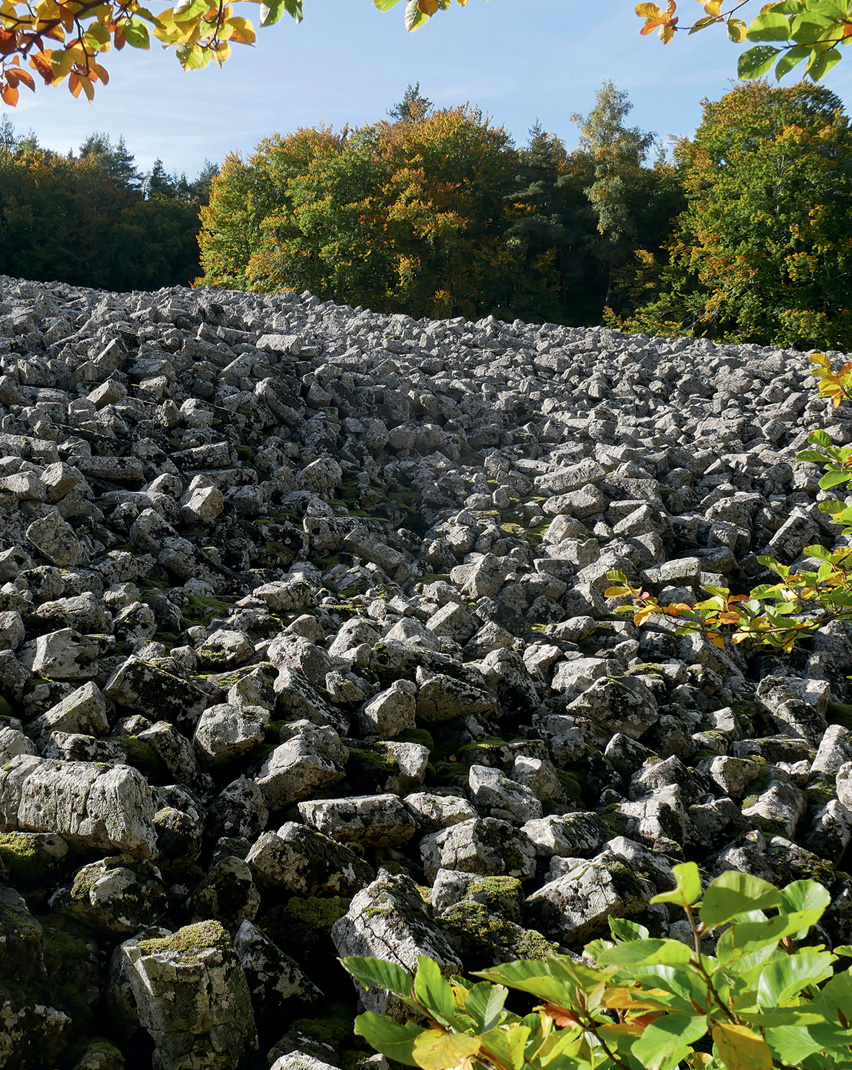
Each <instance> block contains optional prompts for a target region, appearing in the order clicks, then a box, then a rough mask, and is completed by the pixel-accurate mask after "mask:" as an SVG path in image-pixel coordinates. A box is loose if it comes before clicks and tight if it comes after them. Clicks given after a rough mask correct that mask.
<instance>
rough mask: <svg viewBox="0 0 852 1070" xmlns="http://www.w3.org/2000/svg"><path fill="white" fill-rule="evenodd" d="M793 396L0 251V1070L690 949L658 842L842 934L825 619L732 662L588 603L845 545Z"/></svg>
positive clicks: (499, 335)
mask: <svg viewBox="0 0 852 1070" xmlns="http://www.w3.org/2000/svg"><path fill="white" fill-rule="evenodd" d="M813 387H814V380H813V379H812V378H811V377H810V376H809V372H808V363H807V359H806V355H805V354H802V353H797V352H792V351H776V350H769V349H763V348H759V347H756V346H742V347H736V346H729V345H714V344H711V343H707V342H703V341H689V340H667V339H651V338H646V337H644V336H638V335H637V336H626V335H622V334H620V333H618V332H611V331H606V330H601V329H598V328H595V329H587V328H582V329H581V328H567V327H559V326H554V325H552V324H550V325H547V324H546V325H544V326H535V325H531V326H527V325H524V324H522V323H520V322H519V321H516V322H515V323H513V324H505V323H499V322H495V321H493V320H492V319H490V318H489V319H487V320H483V321H480V322H478V323H469V322H465V321H463V320H461V319H457V320H449V321H426V320H421V321H414V320H412V319H410V318H409V317H406V316H400V315H395V316H383V315H377V314H374V313H371V312H368V311H365V310H362V309H352V308H349V307H345V306H335V305H333V304H331V303H323V302H321V301H319V300H318V299H317V298H315V297H312V296H310V295H309V294H302V295H301V296H298V295H295V294H282V295H276V296H257V295H253V294H242V293H235V292H224V291H215V290H207V289H199V290H195V291H190V290H183V289H172V290H163V291H160V292H159V293H133V294H107V293H103V292H98V291H91V290H83V289H79V288H74V287H70V286H66V285H61V284H39V283H27V282H21V281H18V280H14V279H9V278H0V1068H3V1070H41V1068H42V1067H45V1066H47V1065H48V1064H50V1065H53V1066H56V1067H59V1068H60V1070H65V1068H68V1070H71V1068H77V1070H120V1068H121V1067H124V1066H126V1067H127V1070H152V1068H153V1070H243V1068H245V1070H255V1068H259V1070H262V1068H265V1067H267V1066H269V1065H274V1067H275V1070H306V1068H310V1070H323V1067H326V1066H331V1067H337V1068H340V1070H353V1068H354V1067H356V1066H361V1067H365V1066H367V1065H369V1066H371V1067H373V1068H374V1070H380V1068H381V1067H382V1066H385V1065H386V1064H385V1063H384V1060H383V1058H382V1057H381V1056H379V1057H373V1058H372V1061H370V1062H369V1063H367V1060H368V1059H370V1053H369V1052H368V1051H367V1050H366V1049H365V1048H363V1047H359V1041H358V1040H357V1038H355V1037H353V1035H352V1018H353V1015H354V1014H355V1012H356V1004H357V1002H358V995H357V993H356V989H355V987H354V986H353V984H352V982H351V981H350V979H349V978H348V976H347V975H346V974H345V973H344V972H343V970H342V968H341V967H340V966H339V965H338V963H337V961H336V959H337V957H338V956H341V955H347V954H361V955H370V954H376V955H380V956H383V957H388V958H392V959H394V960H396V961H399V962H401V963H403V964H404V965H406V966H413V965H414V963H415V956H416V955H417V954H426V955H429V956H431V957H433V958H434V959H436V960H437V961H438V962H439V963H440V964H441V965H442V966H443V967H445V969H446V970H447V971H448V972H455V971H458V970H459V969H461V968H464V969H465V970H475V969H481V968H484V967H485V966H487V965H490V964H492V963H493V962H496V961H505V960H507V959H511V958H523V957H534V956H543V955H545V954H546V953H547V952H548V950H550V949H553V948H561V949H563V950H566V951H577V950H580V949H581V948H582V945H583V944H584V943H585V942H586V941H588V940H589V939H590V938H591V937H593V936H595V935H599V934H603V933H605V932H606V931H607V922H606V919H607V917H608V916H609V915H611V914H614V915H617V916H629V917H637V918H641V919H642V920H643V922H644V923H645V924H646V925H648V926H649V928H650V929H651V930H652V932H653V933H655V934H658V935H663V934H666V933H669V932H671V933H673V934H678V933H682V930H683V923H682V922H681V921H680V919H679V918H678V915H677V912H676V911H674V910H673V911H672V913H671V914H669V913H668V908H667V907H665V906H654V907H651V906H649V900H650V898H651V897H652V896H653V895H654V894H656V892H657V891H658V890H662V889H665V888H667V887H669V886H670V880H671V866H672V865H673V864H674V863H675V862H677V861H680V860H683V859H692V860H695V861H697V862H698V863H699V865H700V866H701V867H702V870H703V871H704V873H705V876H707V877H708V878H709V877H710V876H712V875H714V874H716V873H718V872H719V871H721V870H723V869H726V868H736V869H740V870H744V871H748V872H751V873H754V874H757V875H759V876H761V877H764V878H766V879H769V880H775V881H781V882H788V881H790V880H796V879H799V878H800V877H805V876H807V877H815V878H817V879H819V880H822V881H823V882H824V883H826V884H827V885H828V886H829V887H830V890H831V893H832V905H831V907H830V909H829V911H828V913H827V915H826V921H825V927H826V933H825V939H826V940H829V939H830V940H833V941H836V940H841V941H843V942H848V941H850V940H852V877H850V876H849V875H848V874H847V873H845V872H844V870H843V865H844V860H845V859H846V858H847V846H848V844H849V840H850V835H852V705H848V704H847V703H851V702H852V688H850V684H849V681H848V680H847V675H848V674H849V673H852V638H850V636H851V635H852V633H850V631H849V630H848V629H847V628H846V627H845V626H843V625H834V626H832V628H830V629H829V630H828V631H827V632H826V633H825V634H823V635H821V636H818V637H816V638H815V639H814V640H813V641H812V642H811V643H810V644H809V645H807V646H804V645H803V646H802V648H800V649H799V650H797V651H796V652H795V653H794V655H793V656H791V657H778V656H773V655H767V654H756V653H753V652H751V653H750V652H749V651H745V650H743V649H741V648H740V649H738V650H725V651H722V650H717V649H715V648H714V647H712V646H711V645H709V644H708V643H707V642H705V641H704V640H702V639H699V638H696V637H687V638H683V637H678V636H676V635H675V633H674V629H673V627H669V626H667V624H666V623H665V622H663V623H651V624H649V625H647V626H645V627H643V628H641V629H637V628H635V627H634V626H633V624H632V622H631V620H630V618H629V617H628V618H627V619H625V618H624V617H623V616H617V615H616V614H615V606H614V605H613V604H612V603H611V602H609V603H608V601H607V600H606V598H605V597H604V594H603V592H604V591H605V590H606V588H607V587H608V586H609V584H608V581H607V579H606V574H607V571H608V570H609V569H613V568H618V569H622V570H623V571H625V572H627V573H628V574H630V575H631V576H633V577H635V578H637V579H638V578H641V579H642V581H643V583H644V584H645V586H646V587H647V588H648V589H650V590H652V591H654V592H655V593H660V592H661V593H662V597H663V598H664V600H671V601H682V600H690V599H691V598H694V597H695V595H696V592H697V590H698V589H699V585H700V584H702V583H709V584H716V585H725V586H730V587H731V588H735V589H738V590H746V589H748V587H750V586H753V585H754V584H755V583H756V582H760V581H761V580H762V579H763V578H764V576H765V573H764V572H763V570H762V567H761V566H760V565H759V563H758V561H757V555H758V554H761V553H764V552H768V553H771V554H774V555H775V556H777V557H778V558H779V559H780V560H781V561H783V562H786V563H793V562H795V561H797V560H800V559H801V554H802V550H803V548H804V547H805V546H807V545H809V544H811V543H813V542H815V541H820V540H822V541H823V542H824V543H825V544H826V545H831V544H832V541H833V539H834V535H835V532H836V530H837V529H835V528H832V527H831V526H830V525H829V524H828V522H827V519H826V517H825V516H824V515H823V514H822V513H820V512H819V510H818V508H817V505H816V503H817V499H818V497H819V495H820V491H819V489H818V486H817V479H818V476H819V474H820V473H819V472H818V471H817V469H816V468H815V466H813V465H807V464H799V463H796V462H795V461H794V460H793V457H794V454H795V452H796V451H797V449H801V448H802V446H803V444H804V442H805V440H806V437H807V434H808V431H809V430H810V429H812V428H813V427H815V426H822V427H825V428H827V429H828V430H829V431H830V432H831V433H832V435H833V436H834V438H835V440H836V441H838V442H840V443H847V442H850V441H852V421H849V420H845V419H843V418H839V417H842V415H843V410H842V409H841V410H839V412H838V413H835V411H834V410H833V409H831V408H830V407H829V405H828V403H827V402H825V401H823V400H820V399H819V398H818V397H817V396H816V393H815V391H814V389H813ZM850 869H852V866H850ZM361 1005H362V1006H366V1007H368V1008H370V1009H379V1010H381V1009H384V1008H385V1005H386V997H385V996H384V995H383V994H382V993H379V992H375V991H371V992H369V993H367V994H366V995H365V996H364V997H363V1001H362V1004H361ZM390 1010H391V1011H393V1007H392V1006H391V1008H390ZM299 1053H301V1054H299ZM50 1060H54V1061H53V1062H52V1063H51V1062H50Z"/></svg>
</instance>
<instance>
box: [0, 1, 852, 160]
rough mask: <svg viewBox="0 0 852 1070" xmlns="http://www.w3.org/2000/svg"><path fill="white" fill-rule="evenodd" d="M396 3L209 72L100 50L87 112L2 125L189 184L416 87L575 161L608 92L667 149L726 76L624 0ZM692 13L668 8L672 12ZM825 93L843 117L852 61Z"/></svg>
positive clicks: (241, 10) (284, 24)
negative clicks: (103, 80)
mask: <svg viewBox="0 0 852 1070" xmlns="http://www.w3.org/2000/svg"><path fill="white" fill-rule="evenodd" d="M404 6H405V5H404V3H400V4H399V5H398V6H397V7H396V8H394V9H393V10H391V11H390V12H385V13H382V12H379V11H377V10H376V9H375V8H374V7H373V5H372V2H371V0H305V19H304V22H302V23H301V24H300V25H296V24H295V23H294V22H293V21H292V19H290V18H289V16H287V15H285V16H284V17H283V18H282V20H281V22H279V23H278V24H277V25H275V26H272V27H268V28H266V29H262V30H260V31H259V32H258V39H257V44H256V45H255V46H254V47H251V48H250V47H246V46H241V45H235V46H234V48H233V54H232V57H231V59H230V60H228V61H227V63H225V65H224V67H223V68H222V69H221V70H220V69H218V68H216V67H215V66H214V65H211V66H210V67H208V68H207V69H206V70H204V71H189V72H184V71H182V70H181V68H180V66H179V65H178V62H177V60H176V59H175V57H174V54H173V52H172V51H163V50H162V49H161V47H160V46H159V44H157V43H153V44H152V48H151V51H150V52H137V51H134V50H132V49H130V48H125V49H124V50H123V51H122V52H120V53H116V52H110V53H109V54H108V55H106V56H105V57H104V60H103V61H104V65H105V66H106V67H107V70H108V71H109V74H110V79H111V80H110V84H109V85H108V86H105V87H102V86H99V87H98V89H97V93H96V96H95V100H94V104H92V105H90V104H88V103H87V102H86V100H85V99H84V97H83V96H82V95H81V97H80V98H79V99H78V100H75V99H74V98H72V97H71V95H70V93H69V92H68V89H67V84H63V85H62V86H59V87H57V88H53V87H41V86H39V88H38V89H37V91H36V93H35V94H30V93H29V92H28V91H27V90H25V89H22V91H21V101H20V103H19V105H18V107H17V108H15V109H12V110H11V111H9V113H8V114H9V116H10V118H11V119H12V121H13V123H14V124H15V128H16V131H17V132H18V133H21V134H22V133H25V132H27V131H29V130H32V131H33V132H34V133H35V134H36V136H37V137H38V139H39V142H40V143H41V144H42V145H44V146H45V147H47V148H50V149H54V150H56V151H60V152H67V151H69V150H70V149H75V150H76V149H78V148H79V146H80V145H81V143H82V142H83V141H84V140H85V139H86V137H88V136H89V135H90V134H92V133H94V132H95V131H98V132H104V133H107V134H109V135H110V137H112V138H113V140H115V139H117V138H118V137H119V136H120V135H123V136H124V138H125V140H126V142H127V146H128V148H129V150H130V152H131V153H133V155H134V156H135V158H136V164H137V167H138V168H139V169H140V170H141V171H143V172H144V171H147V170H149V169H150V167H151V166H152V164H153V162H154V160H155V159H157V158H158V157H159V158H160V159H162V161H163V163H164V165H165V167H166V170H167V171H169V172H177V173H186V175H187V176H188V177H189V178H193V177H194V176H195V175H196V174H197V173H198V172H199V171H200V170H201V168H202V167H203V165H204V163H205V161H207V160H209V161H212V162H214V163H221V162H222V160H223V159H224V157H225V155H226V154H227V153H229V152H240V153H242V154H243V155H248V154H250V153H251V151H252V149H253V148H254V146H255V145H256V144H257V143H258V141H260V140H261V139H262V138H264V137H267V136H269V135H270V134H273V133H281V134H286V133H288V132H289V131H292V130H295V129H297V128H298V127H300V126H316V125H319V124H328V125H331V126H334V127H337V128H339V127H342V126H343V125H345V124H349V125H350V126H358V125H361V124H364V123H368V122H375V121H376V120H378V119H382V118H384V117H385V116H386V113H387V111H388V109H389V108H391V107H393V105H394V104H395V103H397V102H398V101H400V100H401V99H402V96H403V93H404V92H405V88H406V86H407V85H409V84H410V83H415V82H419V83H420V88H421V92H422V93H423V94H424V96H426V97H428V98H429V99H430V100H432V101H433V102H434V103H435V105H436V106H439V107H452V106H455V105H458V104H464V103H466V102H470V103H471V104H475V105H478V106H479V107H481V108H482V109H483V111H484V112H485V113H486V114H487V115H489V116H490V117H491V120H492V121H493V122H494V123H495V124H496V125H500V126H504V127H505V128H506V129H507V130H508V131H509V133H510V134H511V135H512V136H513V138H514V139H515V142H516V144H518V145H523V144H524V143H525V142H526V140H527V134H528V131H529V128H530V126H532V124H533V123H534V122H535V121H536V120H538V121H539V122H540V123H541V125H542V126H543V127H544V129H545V130H547V131H550V132H553V133H555V134H558V135H559V136H560V137H562V138H563V139H564V141H565V143H566V145H567V146H568V147H569V148H572V147H573V146H574V145H575V144H576V140H577V130H576V127H575V126H574V125H573V124H572V122H571V116H572V114H574V113H581V114H585V113H587V112H589V111H590V110H591V108H592V107H593V106H594V101H595V92H596V90H597V89H598V88H599V87H600V85H601V83H602V82H603V81H604V80H605V79H611V80H612V81H614V82H615V84H616V85H617V86H618V88H619V89H622V90H624V91H626V92H627V94H628V96H629V98H630V100H631V101H632V103H633V105H634V108H633V111H632V113H631V115H630V119H629V121H630V123H631V125H635V126H639V127H641V128H642V129H643V130H651V131H654V132H655V133H657V134H658V135H659V136H660V137H661V138H662V139H663V140H665V139H666V138H667V137H668V136H669V135H673V136H677V137H682V136H689V135H691V134H692V133H693V132H694V130H695V128H696V126H697V125H698V123H699V122H700V119H701V100H702V98H709V99H718V98H719V97H720V96H721V95H722V94H723V93H725V92H727V91H728V89H730V87H731V82H732V79H734V77H735V72H736V61H737V54H738V51H739V49H738V48H737V46H735V45H733V44H731V43H730V42H728V40H727V38H726V36H725V34H724V31H723V30H722V29H721V28H716V27H711V28H710V29H708V30H706V31H704V32H702V33H699V34H695V35H694V36H691V37H690V36H687V35H686V34H678V35H676V37H675V40H674V41H673V42H672V43H671V44H669V45H665V46H664V45H663V44H662V43H661V42H660V41H659V40H658V39H657V38H656V37H655V36H651V37H647V38H643V37H641V36H640V35H639V29H640V27H641V22H640V20H639V19H638V18H637V17H636V16H635V14H634V2H633V0H591V2H589V0H470V2H469V3H468V5H467V6H466V7H465V8H459V7H456V6H454V7H453V10H452V11H448V12H444V13H439V14H438V15H437V16H435V17H434V18H433V19H431V20H430V22H429V23H428V24H427V25H426V26H424V27H423V28H422V29H420V30H418V31H416V32H415V33H411V34H410V33H406V32H405V28H404V25H403V11H404ZM151 7H152V9H153V10H154V11H156V10H158V8H160V7H161V5H158V4H156V3H154V4H151ZM690 7H691V5H690V0H681V10H682V11H683V13H684V15H687V14H689V13H690V10H689V9H690ZM695 7H696V12H697V13H698V14H700V13H701V9H700V7H699V6H698V4H696V5H695ZM234 14H241V15H244V16H247V17H249V18H251V19H252V20H253V21H255V22H256V21H257V18H258V15H259V8H258V6H257V5H256V4H254V3H237V4H235V10H234ZM786 82H789V76H788V78H787V79H786V80H785V84H786ZM825 84H826V85H827V86H828V87H829V88H830V89H832V90H833V91H834V92H835V93H837V94H838V95H839V96H840V97H841V99H842V100H843V101H844V104H845V105H846V107H847V110H849V108H850V104H852V57H850V58H849V59H847V60H846V62H845V63H841V64H840V65H839V66H838V67H836V68H835V69H834V71H832V72H831V74H830V75H829V76H828V78H827V79H826V82H825Z"/></svg>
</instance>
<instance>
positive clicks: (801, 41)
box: [636, 0, 852, 82]
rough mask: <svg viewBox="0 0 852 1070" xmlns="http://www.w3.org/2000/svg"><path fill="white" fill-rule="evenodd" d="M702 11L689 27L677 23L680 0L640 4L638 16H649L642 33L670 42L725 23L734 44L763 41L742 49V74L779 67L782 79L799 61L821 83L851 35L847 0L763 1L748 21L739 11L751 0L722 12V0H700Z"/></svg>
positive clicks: (851, 8) (850, 10)
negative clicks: (664, 4)
mask: <svg viewBox="0 0 852 1070" xmlns="http://www.w3.org/2000/svg"><path fill="white" fill-rule="evenodd" d="M699 3H701V5H702V8H703V10H704V15H703V16H702V17H701V18H700V19H698V21H697V22H695V23H693V24H692V25H691V26H681V25H679V21H680V16H679V15H678V14H677V11H678V4H677V0H669V2H668V6H667V7H666V10H665V11H664V10H663V9H662V8H661V7H659V6H658V5H657V4H653V3H642V4H637V6H636V14H637V15H638V16H639V17H640V18H642V19H644V20H645V23H644V25H643V27H642V30H641V32H642V34H644V35H647V34H650V33H653V31H654V30H656V31H657V34H658V36H659V37H660V39H661V40H662V42H663V43H664V44H668V43H669V41H671V40H672V39H673V38H674V36H675V34H676V33H677V32H678V31H684V30H685V31H686V32H687V33H689V34H693V33H698V32H699V31H701V30H705V29H707V28H708V27H709V26H713V25H723V26H725V27H726V29H727V32H728V36H729V38H730V39H731V40H732V41H733V42H735V43H736V44H743V43H744V42H746V41H755V42H760V43H758V44H756V45H754V47H752V48H749V49H747V50H746V51H745V52H743V53H742V54H741V56H740V59H739V64H738V68H737V73H738V74H739V76H740V78H743V79H749V78H760V77H761V76H762V75H764V74H766V73H767V72H768V71H770V70H772V68H773V67H774V68H775V76H776V78H778V79H779V80H780V79H781V78H783V77H784V75H785V74H789V72H790V71H792V70H793V69H794V68H795V67H797V66H798V65H799V64H800V63H802V62H804V63H805V72H804V73H805V77H807V78H810V79H811V80H812V81H814V82H818V81H820V80H821V79H822V78H823V77H824V76H825V75H826V74H827V73H828V72H829V71H830V70H831V69H832V67H834V66H835V65H836V64H837V63H839V62H840V60H841V59H842V56H841V53H840V48H841V47H842V46H844V45H847V44H848V43H849V41H850V38H852V5H850V3H849V2H848V0H783V2H781V3H770V4H764V5H762V7H761V9H760V13H759V14H758V15H757V16H756V17H755V18H754V19H753V20H752V21H751V22H750V23H746V22H745V21H744V20H743V19H741V18H738V17H737V13H738V12H739V11H741V10H742V9H743V8H744V7H746V6H747V4H748V3H749V0H739V2H736V3H734V4H733V5H732V6H731V7H730V8H728V9H727V10H723V7H724V4H723V2H722V0H709V2H707V3H704V2H703V0H699Z"/></svg>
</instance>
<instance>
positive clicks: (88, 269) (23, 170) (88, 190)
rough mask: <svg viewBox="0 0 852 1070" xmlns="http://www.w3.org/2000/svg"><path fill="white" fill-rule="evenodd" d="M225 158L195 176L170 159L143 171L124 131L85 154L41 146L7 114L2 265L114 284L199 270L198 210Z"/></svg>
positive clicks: (0, 194)
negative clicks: (176, 168) (178, 171)
mask: <svg viewBox="0 0 852 1070" xmlns="http://www.w3.org/2000/svg"><path fill="white" fill-rule="evenodd" d="M215 171H216V167H215V166H214V165H212V164H208V165H206V167H205V168H204V170H203V171H202V173H201V174H200V175H199V176H198V177H197V178H196V179H195V180H194V181H192V182H190V181H188V180H187V179H186V177H185V176H183V175H170V174H168V173H167V172H166V169H165V167H164V165H163V163H162V161H161V160H156V161H155V163H154V165H153V167H152V169H151V171H150V172H149V173H148V174H142V173H140V172H139V170H138V169H137V168H136V163H135V160H134V158H133V156H132V155H131V153H130V152H129V151H128V149H127V146H126V145H125V143H124V140H123V139H122V138H119V140H118V141H117V142H116V143H113V142H112V141H111V139H110V138H109V137H108V136H107V135H105V134H93V135H92V136H91V137H89V138H87V139H86V141H85V142H84V143H83V145H82V146H81V147H80V151H79V153H77V154H74V153H68V154H67V155H63V154H60V153H56V152H51V151H50V150H49V149H45V148H42V147H41V146H40V145H39V144H38V141H37V140H36V138H35V137H34V136H33V135H31V134H28V135H23V136H21V135H18V134H17V133H16V132H15V128H14V125H13V124H12V123H11V122H10V121H9V119H8V118H6V117H4V118H3V121H2V122H0V274H7V275H26V276H27V277H28V278H31V279H52V280H57V281H61V282H70V283H75V284H77V285H81V286H96V287H103V288H105V289H110V290H134V289H140V290H141V289H157V288H159V287H161V286H177V285H186V284H188V283H189V282H190V281H191V280H192V279H193V277H194V276H195V275H196V273H197V271H198V245H197V240H196V234H197V230H198V212H199V209H200V207H201V205H202V204H203V203H204V202H205V201H206V199H207V195H208V192H209V188H210V181H211V179H212V176H213V174H214V173H215Z"/></svg>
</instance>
